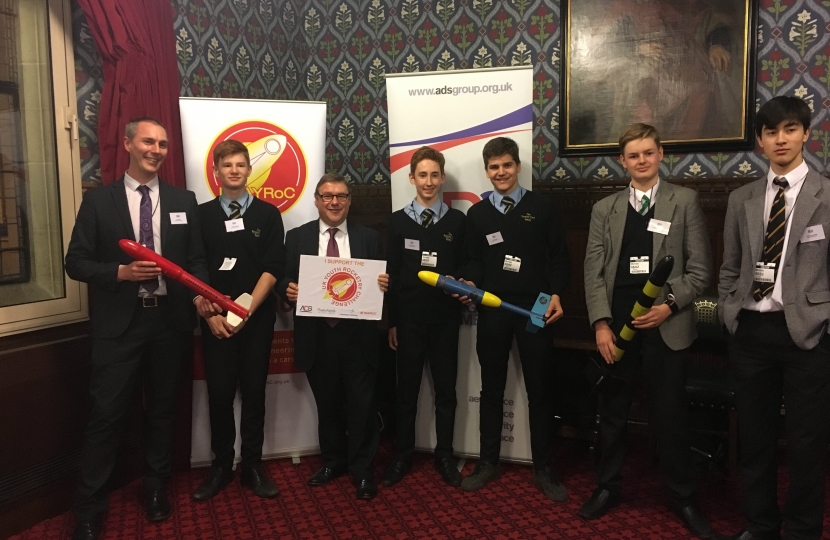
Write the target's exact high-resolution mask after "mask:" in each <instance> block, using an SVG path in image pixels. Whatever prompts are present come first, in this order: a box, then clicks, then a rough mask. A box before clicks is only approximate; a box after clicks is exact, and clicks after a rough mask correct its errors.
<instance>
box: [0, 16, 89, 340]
mask: <svg viewBox="0 0 830 540" xmlns="http://www.w3.org/2000/svg"><path fill="white" fill-rule="evenodd" d="M70 21H71V17H70V7H69V1H68V0H48V1H43V0H0V335H6V334H11V333H16V332H21V331H24V330H29V329H33V328H40V327H45V326H53V325H56V324H62V323H66V322H73V321H77V320H82V319H85V318H87V315H88V312H87V293H86V287H85V286H84V285H83V284H80V283H77V282H74V281H72V280H70V279H69V278H67V277H66V274H65V272H64V270H63V255H64V252H65V249H66V246H67V245H68V243H69V237H70V235H71V233H72V226H73V224H74V219H75V214H76V212H77V207H78V206H79V204H80V198H81V190H80V185H81V184H80V172H79V156H78V141H77V118H76V116H75V110H76V104H75V86H74V85H75V82H74V80H75V77H74V59H73V54H72V32H71V29H70V26H69V25H70Z"/></svg>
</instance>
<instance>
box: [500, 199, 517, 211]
mask: <svg viewBox="0 0 830 540" xmlns="http://www.w3.org/2000/svg"><path fill="white" fill-rule="evenodd" d="M501 205H502V206H504V213H505V214H507V213H508V212H510V211H511V210H513V207H514V206H515V205H516V201H514V200H513V199H511V198H510V197H502V199H501Z"/></svg>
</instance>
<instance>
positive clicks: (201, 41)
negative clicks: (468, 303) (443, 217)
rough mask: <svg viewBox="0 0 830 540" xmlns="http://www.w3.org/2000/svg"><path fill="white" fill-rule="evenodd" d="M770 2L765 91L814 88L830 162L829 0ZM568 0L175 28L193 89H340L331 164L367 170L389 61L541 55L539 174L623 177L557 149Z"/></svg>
mask: <svg viewBox="0 0 830 540" xmlns="http://www.w3.org/2000/svg"><path fill="white" fill-rule="evenodd" d="M760 4H761V5H760V16H759V25H758V28H757V40H758V58H757V94H758V103H756V105H758V104H760V103H763V102H765V101H766V100H768V99H769V98H771V97H773V96H776V95H795V96H798V97H801V98H802V99H804V100H805V101H807V103H808V104H809V105H810V107H811V108H812V110H813V130H812V134H811V136H810V140H809V141H808V144H807V153H806V158H807V161H808V163H809V164H810V166H812V167H813V168H814V169H816V170H817V171H819V172H822V173H824V174H830V0H761V2H760ZM559 7H560V2H559V1H558V0H501V1H499V0H316V1H314V2H310V1H304V0H171V8H172V9H173V10H174V17H175V21H174V28H172V29H171V31H173V32H175V35H176V40H177V55H178V61H179V70H180V73H181V78H182V81H181V82H182V90H181V95H182V96H207V97H213V96H216V97H234V98H255V99H292V100H294V99H298V100H321V101H326V102H328V104H329V109H328V114H327V118H328V123H329V125H328V137H327V149H326V168H327V169H328V170H335V171H339V172H341V173H343V174H346V175H348V177H349V178H350V179H351V180H352V181H353V182H355V183H377V184H385V183H388V182H389V161H388V141H387V136H388V135H387V126H388V121H387V111H386V94H385V87H384V79H383V75H384V74H385V73H400V72H413V71H433V70H448V69H472V68H483V67H498V66H511V65H528V64H530V65H533V71H534V84H533V86H534V93H533V94H534V95H533V103H534V114H535V118H536V124H535V126H534V133H533V141H534V143H533V162H532V164H525V166H528V165H531V166H532V168H533V175H534V180H535V181H537V182H567V181H575V180H596V181H607V180H613V179H619V178H622V177H623V176H624V170H623V168H622V167H621V166H620V164H619V162H618V161H617V159H616V157H613V156H609V157H575V158H560V157H559V156H558V155H557V141H558V136H559V131H558V130H559V102H560V96H559V76H560V69H561V60H560V58H561V33H560V16H559V13H560V9H559ZM74 22H75V29H74V33H75V54H76V71H77V89H78V110H79V116H80V118H81V122H82V126H81V136H82V141H81V144H82V159H83V165H82V172H83V177H84V180H86V181H100V172H99V170H98V165H97V163H98V157H97V137H96V133H95V132H96V119H97V105H98V103H99V102H100V88H101V80H100V78H101V70H100V67H99V66H100V59H99V58H98V55H97V52H96V51H95V46H94V44H93V42H92V39H91V36H90V33H89V29H88V28H87V27H86V24H85V21H84V17H83V13H82V12H81V11H80V9H78V8H77V7H76V9H75V17H74ZM438 120H439V119H436V120H435V121H438ZM425 121H430V119H429V117H428V115H425ZM766 168H767V165H766V160H765V158H764V157H763V156H761V155H760V154H758V153H757V152H734V153H698V154H669V155H666V156H665V158H664V160H663V164H662V166H661V175H662V176H663V177H666V178H692V179H693V178H713V177H723V176H726V177H740V176H745V177H754V176H759V175H761V174H763V173H764V171H765V170H766Z"/></svg>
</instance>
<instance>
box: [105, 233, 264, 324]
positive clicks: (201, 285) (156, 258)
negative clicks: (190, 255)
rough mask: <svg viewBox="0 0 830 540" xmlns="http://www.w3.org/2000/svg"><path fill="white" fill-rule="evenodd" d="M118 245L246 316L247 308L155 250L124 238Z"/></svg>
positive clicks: (221, 304)
mask: <svg viewBox="0 0 830 540" xmlns="http://www.w3.org/2000/svg"><path fill="white" fill-rule="evenodd" d="M118 246H119V247H120V248H121V249H122V250H123V251H124V253H126V254H127V255H129V256H130V257H132V258H133V259H135V260H137V261H150V262H154V263H156V264H157V265H158V267H159V269H161V273H162V274H164V275H165V277H168V278H170V279H172V280H174V281H178V282H179V283H181V284H182V285H184V286H185V287H187V288H188V289H190V290H191V291H193V292H195V293H196V294H200V295H202V296H203V297H205V298H207V299H208V300H210V301H211V302H213V303H214V304H217V305H219V306H220V307H221V308H222V309H224V310H225V311H229V312H231V313H233V314H235V315H237V316H238V317H239V318H241V319H244V318H245V317H247V316H248V310H247V309H245V308H244V307H242V306H240V305H239V304H237V303H236V302H234V301H233V300H231V299H230V298H228V297H226V296H225V295H223V294H222V293H220V292H219V291H217V290H216V289H214V288H213V287H211V286H209V285H208V284H207V283H205V282H203V281H201V280H199V279H197V278H196V277H195V276H194V275H193V274H190V273H188V272H185V271H184V269H183V268H182V267H181V266H179V265H177V264H176V263H174V262H172V261H170V260H168V259H165V258H164V257H162V256H161V255H159V254H158V253H156V252H155V251H152V250H150V249H147V248H146V247H144V246H142V245H141V244H139V243H138V242H135V241H133V240H128V239H126V238H125V239H123V240H119V241H118Z"/></svg>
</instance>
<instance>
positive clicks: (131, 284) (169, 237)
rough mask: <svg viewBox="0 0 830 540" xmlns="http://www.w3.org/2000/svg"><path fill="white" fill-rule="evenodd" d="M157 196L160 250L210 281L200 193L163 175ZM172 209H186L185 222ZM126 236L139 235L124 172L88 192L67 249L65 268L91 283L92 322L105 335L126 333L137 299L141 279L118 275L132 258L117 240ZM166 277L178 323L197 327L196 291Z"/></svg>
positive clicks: (180, 326)
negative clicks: (198, 201)
mask: <svg viewBox="0 0 830 540" xmlns="http://www.w3.org/2000/svg"><path fill="white" fill-rule="evenodd" d="M159 197H160V200H159V209H158V211H159V212H161V254H162V256H164V257H165V258H167V259H169V260H171V261H173V262H174V263H176V264H178V265H179V266H181V267H182V268H184V269H185V270H187V271H188V272H190V273H191V274H193V275H194V276H196V277H197V278H199V279H201V280H202V281H204V282H207V281H208V273H207V266H206V264H205V255H204V247H203V246H202V238H201V231H200V228H199V212H198V210H197V205H196V196H195V195H193V193H192V192H190V191H186V190H184V189H180V188H177V187H174V186H171V185H170V184H167V183H165V182H162V181H161V180H159ZM171 212H184V213H186V214H187V224H182V225H171V223H170V213H171ZM123 238H128V239H130V240H135V239H136V238H135V233H134V232H133V225H132V221H131V220H130V210H129V207H128V205H127V194H126V191H125V188H124V178H123V177H122V178H121V179H120V180H118V181H117V182H113V183H112V184H109V185H106V186H101V187H97V188H94V189H90V190H88V191H87V192H86V193H85V194H84V199H83V202H82V203H81V208H80V209H79V210H78V217H77V218H76V220H75V227H74V228H73V229H72V238H71V240H70V241H69V248H68V249H67V252H66V273H67V274H68V275H69V277H70V278H72V279H74V280H77V281H83V282H86V283H88V284H89V285H90V286H91V291H92V325H93V330H94V332H95V335H96V336H97V337H101V338H113V337H118V336H120V335H121V334H123V333H124V331H125V330H126V329H127V327H128V325H129V324H130V320H131V319H132V316H133V312H134V310H135V309H136V305H137V300H136V299H137V297H138V287H139V284H138V283H137V282H135V281H120V282H119V281H118V279H117V278H118V266H119V265H121V264H130V263H131V262H132V260H133V259H132V258H131V257H130V256H129V255H127V254H126V253H124V251H122V250H121V248H120V247H119V246H118V241H119V240H121V239H123ZM166 283H167V297H168V301H169V302H170V309H172V310H174V311H173V315H174V320H175V325H176V329H177V330H179V331H182V332H188V331H192V330H193V328H195V327H196V317H195V313H196V312H195V308H194V306H193V298H194V297H195V295H196V294H195V293H193V292H191V291H190V290H189V289H187V288H185V287H184V286H183V285H181V284H179V283H177V282H176V281H174V280H172V279H169V278H168V279H166Z"/></svg>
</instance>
